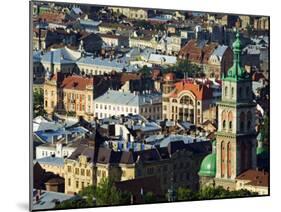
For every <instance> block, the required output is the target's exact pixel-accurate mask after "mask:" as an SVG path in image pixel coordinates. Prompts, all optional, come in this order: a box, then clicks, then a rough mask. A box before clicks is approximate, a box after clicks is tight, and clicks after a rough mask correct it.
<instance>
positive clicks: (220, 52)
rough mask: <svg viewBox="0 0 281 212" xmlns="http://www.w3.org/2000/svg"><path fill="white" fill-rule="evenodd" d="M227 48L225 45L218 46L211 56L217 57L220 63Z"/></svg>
mask: <svg viewBox="0 0 281 212" xmlns="http://www.w3.org/2000/svg"><path fill="white" fill-rule="evenodd" d="M227 48H228V46H225V45H218V47H217V48H216V49H215V50H214V52H213V53H212V55H214V56H217V57H218V58H219V60H220V61H221V59H222V57H223V55H224V53H225V51H226V50H227Z"/></svg>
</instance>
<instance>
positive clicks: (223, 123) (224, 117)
mask: <svg viewBox="0 0 281 212" xmlns="http://www.w3.org/2000/svg"><path fill="white" fill-rule="evenodd" d="M226 119H227V113H226V111H222V113H221V120H222V129H223V130H225V128H226Z"/></svg>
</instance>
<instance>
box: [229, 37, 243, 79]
mask: <svg viewBox="0 0 281 212" xmlns="http://www.w3.org/2000/svg"><path fill="white" fill-rule="evenodd" d="M232 50H233V53H234V57H233V65H232V67H231V68H230V69H229V70H228V71H227V74H226V76H224V78H226V79H234V80H238V79H241V78H244V77H245V75H246V73H245V70H244V68H243V67H242V65H241V52H242V42H241V40H240V35H239V32H237V34H236V40H235V41H234V42H233V44H232Z"/></svg>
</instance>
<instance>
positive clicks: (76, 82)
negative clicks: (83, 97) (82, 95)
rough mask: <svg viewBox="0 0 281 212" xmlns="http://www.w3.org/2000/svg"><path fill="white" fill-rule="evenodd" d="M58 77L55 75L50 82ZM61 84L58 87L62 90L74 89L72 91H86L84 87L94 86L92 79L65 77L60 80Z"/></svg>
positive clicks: (75, 76)
mask: <svg viewBox="0 0 281 212" xmlns="http://www.w3.org/2000/svg"><path fill="white" fill-rule="evenodd" d="M58 78H60V76H58V75H57V74H55V75H54V76H53V77H52V79H51V80H53V81H57V80H58ZM61 80H62V81H61V83H59V87H60V88H63V89H74V90H86V86H90V85H93V84H94V79H93V78H89V77H83V76H77V75H72V76H66V77H64V78H63V77H62V78H61Z"/></svg>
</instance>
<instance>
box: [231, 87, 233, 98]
mask: <svg viewBox="0 0 281 212" xmlns="http://www.w3.org/2000/svg"><path fill="white" fill-rule="evenodd" d="M233 96H234V88H233V87H232V88H231V97H233Z"/></svg>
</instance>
